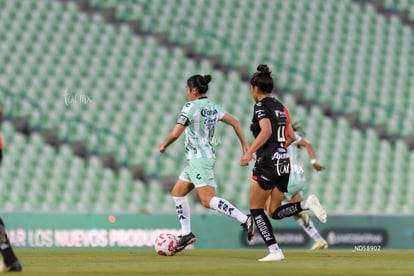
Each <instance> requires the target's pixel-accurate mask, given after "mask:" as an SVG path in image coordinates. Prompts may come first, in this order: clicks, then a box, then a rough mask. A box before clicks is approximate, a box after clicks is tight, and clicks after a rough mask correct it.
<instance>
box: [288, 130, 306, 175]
mask: <svg viewBox="0 0 414 276" xmlns="http://www.w3.org/2000/svg"><path fill="white" fill-rule="evenodd" d="M300 140H302V137H301V136H300V135H299V134H297V133H296V132H295V141H293V142H292V144H290V145H289V147H288V153H289V158H290V166H291V171H290V177H289V181H290V180H292V181H305V180H306V179H305V171H304V168H303V166H302V164H301V163H300V162H299V160H298V150H299V148H298V143H299V141H300Z"/></svg>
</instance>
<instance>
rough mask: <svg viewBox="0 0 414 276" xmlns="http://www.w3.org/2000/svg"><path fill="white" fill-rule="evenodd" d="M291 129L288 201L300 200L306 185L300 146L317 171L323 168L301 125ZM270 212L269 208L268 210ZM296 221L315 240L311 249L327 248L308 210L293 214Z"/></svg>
mask: <svg viewBox="0 0 414 276" xmlns="http://www.w3.org/2000/svg"><path fill="white" fill-rule="evenodd" d="M292 127H293V130H294V132H295V141H293V142H292V144H290V146H289V147H288V153H289V157H290V164H291V172H290V177H289V183H288V192H286V193H285V198H284V199H285V200H286V201H288V202H289V203H293V202H300V201H302V200H303V195H302V191H303V190H304V188H305V187H306V178H305V173H304V170H303V167H302V165H301V163H300V162H299V160H298V150H299V149H300V147H304V148H306V151H307V153H308V155H309V158H310V159H311V164H312V166H313V167H314V168H315V170H317V171H321V170H323V169H325V168H324V167H323V166H322V165H321V164H319V163H318V161H317V160H316V155H315V151H314V149H313V146H312V144H311V143H310V142H309V141H307V140H306V139H304V138H302V137H301V136H300V135H299V133H301V134H304V132H303V130H302V127H301V126H300V125H299V123H294V124H292ZM269 199H270V198H269ZM268 213H270V210H268ZM293 217H294V219H295V220H296V222H297V223H298V224H299V225H300V226H301V227H302V228H303V230H304V231H305V232H306V234H308V236H309V237H311V238H312V239H313V240H314V241H315V242H314V244H313V246H312V248H311V250H315V249H327V248H328V243H327V242H326V240H325V239H324V238H322V236H321V235H320V234H319V232H318V230H317V229H316V227H315V225H314V224H313V222H312V220H310V218H309V213H308V211H303V212H301V213H299V214H296V215H294V216H293Z"/></svg>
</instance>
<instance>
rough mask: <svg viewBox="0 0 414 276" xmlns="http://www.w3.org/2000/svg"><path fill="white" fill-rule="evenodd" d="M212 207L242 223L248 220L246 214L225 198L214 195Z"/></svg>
mask: <svg viewBox="0 0 414 276" xmlns="http://www.w3.org/2000/svg"><path fill="white" fill-rule="evenodd" d="M210 209H214V210H216V211H217V212H219V213H220V214H224V215H227V216H230V217H233V218H235V219H237V220H238V221H240V223H245V222H246V220H247V216H246V214H244V213H243V212H241V211H240V210H239V209H237V208H236V207H234V206H233V204H231V203H230V202H228V201H227V200H225V199H224V198H220V197H216V196H213V197H212V198H211V200H210Z"/></svg>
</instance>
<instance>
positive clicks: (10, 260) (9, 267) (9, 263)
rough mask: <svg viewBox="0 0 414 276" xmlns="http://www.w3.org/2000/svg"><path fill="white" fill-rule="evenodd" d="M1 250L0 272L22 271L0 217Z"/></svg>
mask: <svg viewBox="0 0 414 276" xmlns="http://www.w3.org/2000/svg"><path fill="white" fill-rule="evenodd" d="M1 116H2V107H1V104H0V119H1ZM2 160H3V140H2V138H1V133H0V166H1V162H2ZM0 252H1V254H2V255H3V261H4V265H3V266H0V272H7V271H22V265H21V264H20V261H19V260H18V259H17V257H16V255H15V254H14V252H13V248H12V246H11V244H10V241H9V238H8V236H7V233H6V226H5V225H4V222H3V220H2V219H1V218H0Z"/></svg>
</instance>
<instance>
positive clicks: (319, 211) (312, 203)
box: [306, 195, 327, 223]
mask: <svg viewBox="0 0 414 276" xmlns="http://www.w3.org/2000/svg"><path fill="white" fill-rule="evenodd" d="M306 204H307V205H308V208H309V210H311V211H312V212H313V213H314V214H315V216H316V217H317V218H318V219H319V220H320V221H321V222H322V223H326V220H327V215H326V210H325V208H323V207H322V205H321V204H320V203H319V199H318V198H317V197H316V195H310V196H309V197H308V199H306Z"/></svg>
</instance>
